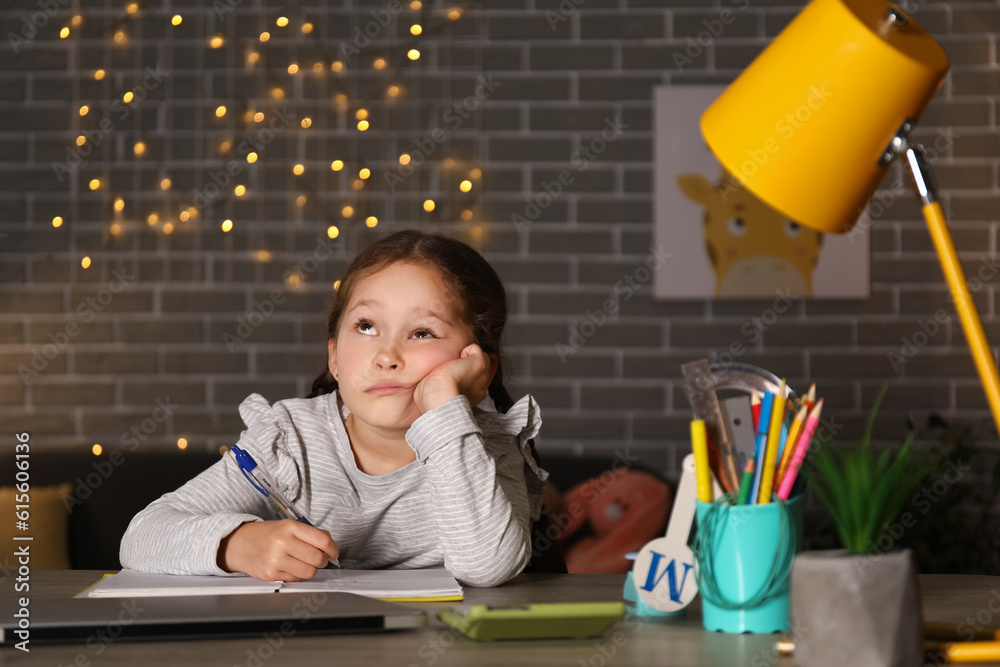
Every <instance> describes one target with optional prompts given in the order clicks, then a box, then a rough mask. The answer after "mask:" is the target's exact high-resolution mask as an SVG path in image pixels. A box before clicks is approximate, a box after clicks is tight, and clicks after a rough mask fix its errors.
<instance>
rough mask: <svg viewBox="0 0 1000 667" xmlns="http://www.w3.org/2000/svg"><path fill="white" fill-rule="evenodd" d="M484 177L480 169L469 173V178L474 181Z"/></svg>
mask: <svg viewBox="0 0 1000 667" xmlns="http://www.w3.org/2000/svg"><path fill="white" fill-rule="evenodd" d="M482 175H483V170H482V169H479V168H476V169H473V170H472V171H470V172H469V178H471V179H472V180H478V179H479V178H482Z"/></svg>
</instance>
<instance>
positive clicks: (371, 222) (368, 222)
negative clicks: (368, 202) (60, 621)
mask: <svg viewBox="0 0 1000 667" xmlns="http://www.w3.org/2000/svg"><path fill="white" fill-rule="evenodd" d="M377 224H378V218H376V217H375V216H374V215H369V216H368V217H367V218H365V226H366V227H369V228H371V227H375V226H376V225H377Z"/></svg>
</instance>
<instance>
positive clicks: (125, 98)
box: [122, 90, 135, 104]
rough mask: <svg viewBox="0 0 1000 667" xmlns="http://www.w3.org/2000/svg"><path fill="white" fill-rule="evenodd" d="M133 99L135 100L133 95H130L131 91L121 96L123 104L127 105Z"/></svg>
mask: <svg viewBox="0 0 1000 667" xmlns="http://www.w3.org/2000/svg"><path fill="white" fill-rule="evenodd" d="M134 99H135V95H134V94H132V91H131V90H130V91H128V92H127V93H125V94H124V95H122V101H123V102H125V104H128V103H129V102H131V101H132V100H134Z"/></svg>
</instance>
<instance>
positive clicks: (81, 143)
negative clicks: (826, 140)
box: [76, 134, 87, 146]
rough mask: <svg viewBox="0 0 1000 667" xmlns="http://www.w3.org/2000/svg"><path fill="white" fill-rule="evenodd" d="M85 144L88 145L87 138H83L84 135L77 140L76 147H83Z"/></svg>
mask: <svg viewBox="0 0 1000 667" xmlns="http://www.w3.org/2000/svg"><path fill="white" fill-rule="evenodd" d="M85 143H87V137H85V136H83V135H82V134H81V135H80V136H78V137H77V138H76V145H77V146H82V145H84V144H85Z"/></svg>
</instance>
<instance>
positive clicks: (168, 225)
mask: <svg viewBox="0 0 1000 667" xmlns="http://www.w3.org/2000/svg"><path fill="white" fill-rule="evenodd" d="M163 233H164V234H166V235H168V236H169V235H170V234H173V233H174V223H172V222H165V223H163Z"/></svg>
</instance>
